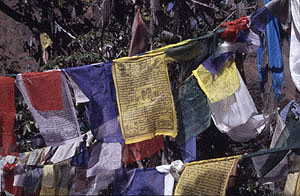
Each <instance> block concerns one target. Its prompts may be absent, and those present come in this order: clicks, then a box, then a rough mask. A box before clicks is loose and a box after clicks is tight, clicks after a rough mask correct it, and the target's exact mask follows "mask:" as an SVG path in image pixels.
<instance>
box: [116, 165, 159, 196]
mask: <svg viewBox="0 0 300 196" xmlns="http://www.w3.org/2000/svg"><path fill="white" fill-rule="evenodd" d="M164 178H165V175H164V174H163V173H159V172H158V171H157V170H156V169H155V168H146V169H134V171H130V170H129V171H126V170H125V169H123V170H122V169H121V170H118V171H117V173H116V177H115V180H114V187H113V192H114V195H164Z"/></svg>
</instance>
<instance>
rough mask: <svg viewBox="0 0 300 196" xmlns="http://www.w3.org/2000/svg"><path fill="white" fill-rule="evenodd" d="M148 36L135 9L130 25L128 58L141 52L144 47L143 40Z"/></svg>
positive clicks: (139, 14)
mask: <svg viewBox="0 0 300 196" xmlns="http://www.w3.org/2000/svg"><path fill="white" fill-rule="evenodd" d="M147 36H148V29H147V26H146V25H145V23H144V21H143V18H142V15H141V12H140V9H137V11H136V15H135V17H134V21H133V24H132V33H131V41H130V47H129V56H133V55H136V54H138V53H139V52H141V50H143V48H144V45H145V39H146V38H147Z"/></svg>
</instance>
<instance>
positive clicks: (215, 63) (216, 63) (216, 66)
mask: <svg viewBox="0 0 300 196" xmlns="http://www.w3.org/2000/svg"><path fill="white" fill-rule="evenodd" d="M231 55H232V53H224V54H222V55H220V56H217V57H215V58H213V57H212V56H210V57H208V58H207V59H206V60H205V61H203V63H202V65H203V67H205V68H206V69H207V71H209V72H210V73H211V74H212V75H216V74H217V73H218V71H220V69H222V67H223V66H224V65H225V63H226V62H227V60H228V58H229V57H230V56H231Z"/></svg>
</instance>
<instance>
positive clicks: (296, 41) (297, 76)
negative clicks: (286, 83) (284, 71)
mask: <svg viewBox="0 0 300 196" xmlns="http://www.w3.org/2000/svg"><path fill="white" fill-rule="evenodd" d="M299 10H300V2H299V1H297V0H291V12H292V17H293V22H292V25H291V26H292V29H291V42H290V44H291V45H290V58H289V59H290V61H289V64H290V71H291V76H292V79H293V82H294V84H295V86H296V88H297V89H298V91H300V52H299V48H300V33H299V32H300V25H299V23H300V12H299Z"/></svg>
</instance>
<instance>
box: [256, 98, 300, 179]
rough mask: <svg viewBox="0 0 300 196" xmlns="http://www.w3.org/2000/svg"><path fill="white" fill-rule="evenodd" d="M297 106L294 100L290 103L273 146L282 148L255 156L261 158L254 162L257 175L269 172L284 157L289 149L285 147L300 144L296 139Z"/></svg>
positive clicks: (261, 175) (299, 114)
mask: <svg viewBox="0 0 300 196" xmlns="http://www.w3.org/2000/svg"><path fill="white" fill-rule="evenodd" d="M299 108H300V106H299V105H298V104H297V103H295V102H292V104H290V107H289V112H288V115H287V118H286V122H285V124H286V126H285V128H284V129H283V131H282V132H281V134H280V136H279V137H278V139H277V141H276V142H275V144H274V146H273V149H278V150H280V149H282V148H283V149H282V151H280V152H277V153H270V154H267V155H262V156H260V157H257V158H259V159H261V160H262V161H260V164H255V170H256V173H257V175H258V176H259V177H264V176H265V175H267V174H269V172H270V171H271V170H272V169H273V168H274V167H276V166H277V165H278V164H279V163H280V162H281V161H282V160H283V159H284V157H285V156H286V155H287V153H288V152H289V150H285V149H288V148H290V147H293V148H295V147H299V146H300V141H299V139H298V138H299V137H300V132H299V126H300V121H299V117H300V110H299ZM259 159H258V160H259Z"/></svg>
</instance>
